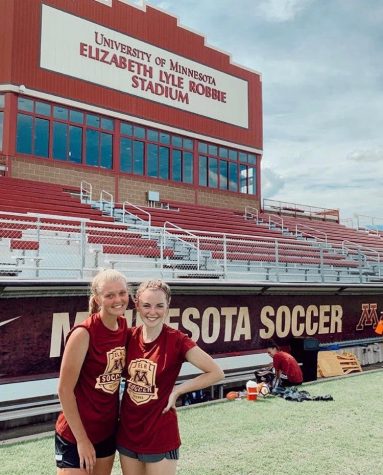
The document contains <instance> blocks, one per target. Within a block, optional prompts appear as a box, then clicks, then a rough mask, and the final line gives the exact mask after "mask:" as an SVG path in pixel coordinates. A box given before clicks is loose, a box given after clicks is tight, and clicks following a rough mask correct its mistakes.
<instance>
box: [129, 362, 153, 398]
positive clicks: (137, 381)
mask: <svg viewBox="0 0 383 475" xmlns="http://www.w3.org/2000/svg"><path fill="white" fill-rule="evenodd" d="M128 370H129V376H130V378H129V380H127V381H126V390H127V392H128V394H129V396H130V399H131V400H132V401H133V402H135V403H136V404H137V405H140V404H146V403H147V402H149V401H150V400H152V399H158V395H157V392H158V388H157V387H156V386H155V382H156V370H157V363H154V362H153V361H150V360H146V359H144V358H139V359H137V360H132V361H131V362H130V365H129V368H128Z"/></svg>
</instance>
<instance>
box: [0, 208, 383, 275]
mask: <svg viewBox="0 0 383 475" xmlns="http://www.w3.org/2000/svg"><path fill="white" fill-rule="evenodd" d="M148 229H149V232H148ZM356 246H357V248H356V250H355V248H354V247H353V243H348V242H346V241H344V243H343V254H342V252H339V254H334V253H332V252H330V250H328V249H327V248H326V247H323V246H322V247H315V246H313V245H312V244H311V243H310V242H307V241H304V240H297V239H295V237H294V236H286V237H281V238H278V239H275V238H273V237H262V236H253V235H240V234H224V233H218V232H215V233H214V232H204V231H203V232H202V231H200V230H193V229H190V230H185V229H183V228H181V227H180V226H178V225H175V224H174V223H171V222H166V223H165V224H164V226H162V227H156V226H150V225H149V226H148V223H147V222H144V223H143V224H141V222H138V223H136V224H135V225H134V226H127V225H126V223H125V224H124V223H121V222H120V223H117V222H112V221H93V220H89V219H77V218H68V217H57V216H52V215H43V214H31V215H29V214H24V215H23V214H16V213H12V214H11V213H0V278H2V279H5V278H6V279H60V280H62V281H64V280H66V279H68V280H70V279H83V280H87V281H88V280H90V279H91V278H92V276H93V275H94V274H95V273H96V272H97V271H98V270H99V269H101V268H104V267H113V268H116V269H119V270H121V271H122V272H124V273H125V274H126V275H127V276H128V277H129V278H131V279H134V280H137V279H143V278H155V277H158V278H164V279H167V280H171V279H177V278H195V277H209V278H217V279H226V280H234V281H235V280H238V281H278V282H356V283H359V282H367V281H369V279H380V278H381V277H382V267H383V263H382V259H381V254H380V252H379V250H376V249H375V250H374V249H372V248H371V249H367V248H366V247H363V246H358V245H356ZM367 250H368V251H369V252H370V254H369V256H368V258H367V257H366V256H367ZM358 253H359V254H358ZM362 256H365V257H362Z"/></svg>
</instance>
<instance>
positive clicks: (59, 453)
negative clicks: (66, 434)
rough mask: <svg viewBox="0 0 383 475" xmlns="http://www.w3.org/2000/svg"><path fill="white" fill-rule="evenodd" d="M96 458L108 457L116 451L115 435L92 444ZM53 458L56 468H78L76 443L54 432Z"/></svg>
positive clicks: (78, 460)
mask: <svg viewBox="0 0 383 475" xmlns="http://www.w3.org/2000/svg"><path fill="white" fill-rule="evenodd" d="M94 449H95V451H96V458H98V459H101V458H104V457H110V456H111V455H114V454H115V452H116V437H115V436H114V435H113V436H112V437H109V438H107V439H105V440H103V441H102V442H99V443H98V444H94ZM55 456H56V457H55V458H56V466H57V467H58V468H80V458H79V456H78V452H77V444H74V443H72V442H68V441H67V440H65V439H63V438H62V437H61V436H59V435H58V434H57V432H56V433H55Z"/></svg>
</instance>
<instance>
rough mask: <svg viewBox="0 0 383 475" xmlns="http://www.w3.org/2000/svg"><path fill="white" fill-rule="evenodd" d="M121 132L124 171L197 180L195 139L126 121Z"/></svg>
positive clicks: (156, 176) (121, 154)
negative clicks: (194, 150) (195, 171)
mask: <svg viewBox="0 0 383 475" xmlns="http://www.w3.org/2000/svg"><path fill="white" fill-rule="evenodd" d="M120 133H121V138H120V170H121V171H122V172H125V173H134V174H140V175H146V176H149V177H151V178H159V179H162V180H169V179H170V180H173V181H177V182H183V183H189V184H192V183H193V148H194V140H192V139H187V138H184V137H181V136H180V135H172V134H168V133H166V132H161V131H159V130H155V129H153V128H145V127H141V126H137V125H134V124H129V123H126V122H122V123H121V128H120ZM135 138H139V139H140V140H134V139H135Z"/></svg>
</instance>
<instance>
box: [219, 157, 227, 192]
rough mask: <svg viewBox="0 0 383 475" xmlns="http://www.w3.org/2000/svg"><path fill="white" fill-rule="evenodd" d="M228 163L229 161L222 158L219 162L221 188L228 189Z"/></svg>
mask: <svg viewBox="0 0 383 475" xmlns="http://www.w3.org/2000/svg"><path fill="white" fill-rule="evenodd" d="M227 165H228V162H225V160H220V162H219V188H220V189H221V190H227V183H228V181H227Z"/></svg>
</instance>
